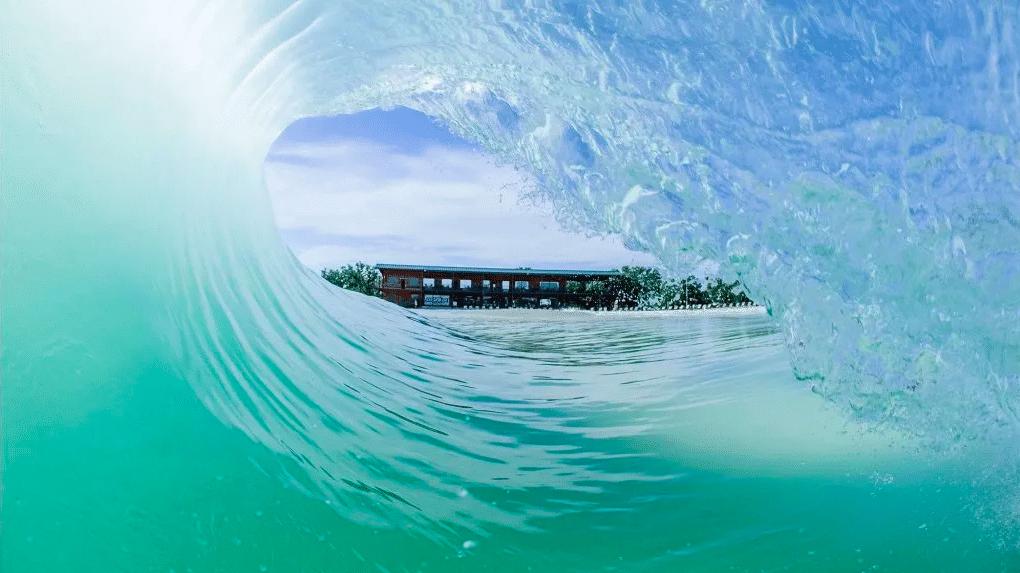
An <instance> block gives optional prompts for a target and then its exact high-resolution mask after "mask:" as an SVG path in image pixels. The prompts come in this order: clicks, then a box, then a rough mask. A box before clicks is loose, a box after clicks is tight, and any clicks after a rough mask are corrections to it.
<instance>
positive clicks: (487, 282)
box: [482, 279, 492, 288]
mask: <svg viewBox="0 0 1020 573" xmlns="http://www.w3.org/2000/svg"><path fill="white" fill-rule="evenodd" d="M491 286H492V281H490V280H489V279H484V280H483V281H482V288H489V287H491Z"/></svg>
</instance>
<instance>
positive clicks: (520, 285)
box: [514, 281, 528, 290]
mask: <svg viewBox="0 0 1020 573" xmlns="http://www.w3.org/2000/svg"><path fill="white" fill-rule="evenodd" d="M514 290H528V281H514Z"/></svg>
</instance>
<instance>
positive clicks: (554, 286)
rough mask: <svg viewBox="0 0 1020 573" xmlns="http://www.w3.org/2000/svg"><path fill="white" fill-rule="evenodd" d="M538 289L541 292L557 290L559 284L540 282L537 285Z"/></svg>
mask: <svg viewBox="0 0 1020 573" xmlns="http://www.w3.org/2000/svg"><path fill="white" fill-rule="evenodd" d="M538 288H540V289H542V290H559V288H560V283H558V282H556V281H542V282H540V283H538Z"/></svg>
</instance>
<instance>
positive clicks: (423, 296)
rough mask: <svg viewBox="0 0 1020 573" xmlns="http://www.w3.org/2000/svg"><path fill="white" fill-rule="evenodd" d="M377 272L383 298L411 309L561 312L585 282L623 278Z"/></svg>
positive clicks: (449, 270)
mask: <svg viewBox="0 0 1020 573" xmlns="http://www.w3.org/2000/svg"><path fill="white" fill-rule="evenodd" d="M376 268H377V269H379V271H380V272H381V273H382V295H383V298H384V299H386V300H388V301H390V302H393V303H396V304H399V305H401V306H406V307H411V308H419V307H456V308H464V307H485V308H514V307H525V308H541V307H551V308H558V307H561V306H564V305H565V304H567V303H570V302H572V301H574V300H578V299H579V297H581V296H582V295H580V294H579V293H578V292H577V291H578V290H579V288H580V289H583V285H584V283H587V282H590V281H596V280H605V279H607V278H610V277H614V276H617V275H618V274H619V273H618V271H571V270H544V269H543V270H539V269H498V268H485V267H438V266H421V265H389V264H380V265H376ZM570 283H574V284H570Z"/></svg>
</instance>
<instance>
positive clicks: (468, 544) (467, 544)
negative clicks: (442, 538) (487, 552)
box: [461, 539, 478, 549]
mask: <svg viewBox="0 0 1020 573" xmlns="http://www.w3.org/2000/svg"><path fill="white" fill-rule="evenodd" d="M461 547H463V548H464V549H474V548H475V547H478V542H477V541H475V540H474V539H468V540H467V541H465V542H464V543H462V544H461Z"/></svg>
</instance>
